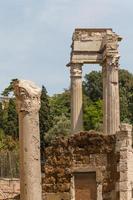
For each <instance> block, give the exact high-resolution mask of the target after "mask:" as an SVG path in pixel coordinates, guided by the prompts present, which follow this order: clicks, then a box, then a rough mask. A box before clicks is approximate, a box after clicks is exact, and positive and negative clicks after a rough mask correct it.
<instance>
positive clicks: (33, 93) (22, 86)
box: [14, 80, 41, 113]
mask: <svg viewBox="0 0 133 200" xmlns="http://www.w3.org/2000/svg"><path fill="white" fill-rule="evenodd" d="M14 92H15V96H16V99H17V101H16V103H17V109H18V112H27V113H30V112H38V111H39V109H40V96H41V89H40V88H39V87H37V86H36V85H35V84H34V83H33V82H31V81H28V80H17V81H15V82H14Z"/></svg>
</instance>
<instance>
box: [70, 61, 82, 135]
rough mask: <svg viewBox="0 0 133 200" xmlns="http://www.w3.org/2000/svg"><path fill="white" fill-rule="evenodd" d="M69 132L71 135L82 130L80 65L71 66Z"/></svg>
mask: <svg viewBox="0 0 133 200" xmlns="http://www.w3.org/2000/svg"><path fill="white" fill-rule="evenodd" d="M70 73H71V130H72V133H76V132H79V131H81V130H82V129H83V111H82V64H78V63H76V64H71V66H70Z"/></svg>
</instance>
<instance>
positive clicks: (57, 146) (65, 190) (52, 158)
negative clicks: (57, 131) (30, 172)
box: [42, 131, 119, 200]
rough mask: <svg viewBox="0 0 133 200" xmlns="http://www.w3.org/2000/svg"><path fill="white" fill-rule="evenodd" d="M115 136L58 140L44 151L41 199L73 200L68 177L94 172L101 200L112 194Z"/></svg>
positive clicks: (86, 135) (87, 135) (89, 134)
mask: <svg viewBox="0 0 133 200" xmlns="http://www.w3.org/2000/svg"><path fill="white" fill-rule="evenodd" d="M115 144H116V138H115V136H113V135H111V136H105V135H102V134H99V133H95V132H93V131H91V132H81V133H79V134H75V135H73V136H71V137H70V138H68V139H63V138H61V139H58V140H57V141H55V142H53V144H51V146H49V147H47V148H46V151H45V156H46V162H45V165H44V167H43V173H44V174H45V176H44V178H43V183H42V187H43V197H45V199H46V200H53V199H54V200H61V199H62V200H70V199H74V198H73V192H72V177H73V175H74V173H75V172H91V171H95V172H96V179H97V180H96V181H97V185H98V187H99V188H97V190H98V194H97V195H99V197H98V196H97V199H98V198H99V199H100V195H102V196H103V200H109V199H111V198H112V197H113V196H116V194H115V183H116V180H117V179H118V178H119V177H118V174H117V164H116V163H117V162H118V159H119V154H117V153H116V151H115Z"/></svg>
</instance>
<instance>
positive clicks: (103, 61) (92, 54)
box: [67, 29, 122, 134]
mask: <svg viewBox="0 0 133 200" xmlns="http://www.w3.org/2000/svg"><path fill="white" fill-rule="evenodd" d="M121 39H122V38H121V37H120V36H119V35H117V34H116V33H114V32H113V31H112V29H75V32H74V34H73V38H72V52H71V59H70V63H69V64H68V65H67V66H68V67H70V73H71V96H72V99H71V124H72V132H73V133H75V132H78V131H81V130H82V127H83V119H82V118H83V117H82V66H83V65H84V64H86V63H87V64H92V63H98V64H100V65H101V66H102V71H103V100H104V120H103V121H104V133H105V134H115V133H116V131H119V127H120V109H119V84H118V67H119V57H120V56H119V53H118V42H119V41H121Z"/></svg>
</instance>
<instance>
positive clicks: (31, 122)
mask: <svg viewBox="0 0 133 200" xmlns="http://www.w3.org/2000/svg"><path fill="white" fill-rule="evenodd" d="M14 90H15V95H16V99H17V109H18V114H19V131H20V133H19V141H20V191H21V195H20V196H21V200H41V199H42V189H41V165H40V133H39V114H38V112H39V109H40V95H41V90H40V88H38V87H37V86H36V85H35V84H34V83H32V82H30V81H25V80H21V81H16V82H15V83H14Z"/></svg>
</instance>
